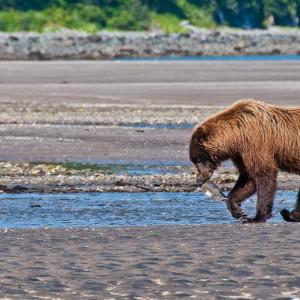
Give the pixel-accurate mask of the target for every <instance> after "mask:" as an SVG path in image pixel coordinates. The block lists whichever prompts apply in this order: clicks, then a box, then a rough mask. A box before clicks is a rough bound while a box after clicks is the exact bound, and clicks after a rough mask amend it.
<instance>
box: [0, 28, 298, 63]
mask: <svg viewBox="0 0 300 300" xmlns="http://www.w3.org/2000/svg"><path fill="white" fill-rule="evenodd" d="M183 25H184V26H186V27H188V28H189V30H190V32H187V33H173V34H165V33H162V32H99V33H97V34H86V33H79V32H56V33H53V32H47V33H42V34H38V33H14V34H9V33H1V34H0V59H2V60H3V59H6V60H14V59H23V60H31V59H33V60H45V59H47V60H51V59H95V60H98V59H99V60H100V59H112V58H120V57H158V56H166V55H177V56H187V55H191V56H193V55H207V56H214V55H241V54H244V55H258V54H260V55H267V54H269V55H271V54H298V53H300V32H299V31H297V30H289V31H282V30H276V31H274V30H251V31H243V30H227V31H220V30H203V29H196V28H194V27H191V25H190V24H188V23H183Z"/></svg>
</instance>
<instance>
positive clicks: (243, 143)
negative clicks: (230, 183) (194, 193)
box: [189, 99, 300, 222]
mask: <svg viewBox="0 0 300 300" xmlns="http://www.w3.org/2000/svg"><path fill="white" fill-rule="evenodd" d="M189 155H190V160H191V161H192V162H193V163H194V165H195V173H196V178H197V182H198V183H199V184H201V185H202V184H203V183H204V182H205V181H207V180H208V179H209V178H210V177H211V176H212V174H213V171H214V170H215V169H216V168H217V167H218V166H219V165H220V163H221V162H222V161H224V160H227V159H231V160H232V161H233V163H234V165H235V166H236V167H237V169H238V171H239V178H238V180H237V182H236V183H235V185H234V187H233V189H232V190H231V191H230V192H229V194H228V196H227V199H226V202H227V207H228V209H229V210H230V212H231V214H232V216H233V217H234V218H237V219H239V218H241V219H242V220H243V221H244V222H265V221H266V220H267V219H268V218H270V217H271V215H272V207H273V199H274V196H275V190H276V178H277V174H278V170H282V171H286V172H290V173H294V174H299V175H300V108H283V107H277V106H274V105H270V104H266V103H263V102H260V101H256V100H252V99H250V100H241V101H239V102H237V103H235V104H234V105H232V106H231V107H229V108H228V109H227V110H225V111H223V112H221V113H218V114H216V115H214V116H213V117H211V118H209V119H207V120H206V121H204V122H203V123H202V124H199V125H198V126H196V127H195V129H194V130H193V133H192V137H191V139H190V145H189ZM255 192H256V193H257V205H256V216H255V217H254V218H252V219H251V218H247V216H246V214H245V213H244V211H243V210H242V209H241V203H242V201H244V200H245V199H246V198H247V197H249V196H251V195H252V194H254V193H255ZM281 214H282V216H283V218H284V219H285V220H286V221H300V190H299V194H298V201H297V204H296V207H295V210H294V211H293V212H291V213H290V212H289V211H288V210H283V211H282V212H281Z"/></svg>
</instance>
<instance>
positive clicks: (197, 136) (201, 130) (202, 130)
mask: <svg viewBox="0 0 300 300" xmlns="http://www.w3.org/2000/svg"><path fill="white" fill-rule="evenodd" d="M208 135H209V131H208V129H207V128H206V127H205V126H203V125H200V126H199V127H197V128H196V129H195V130H194V134H193V138H194V141H195V142H197V143H199V142H200V143H201V142H203V141H206V140H207V138H208Z"/></svg>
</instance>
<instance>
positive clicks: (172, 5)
mask: <svg viewBox="0 0 300 300" xmlns="http://www.w3.org/2000/svg"><path fill="white" fill-rule="evenodd" d="M183 20H188V21H189V22H190V24H192V25H195V26H198V27H206V28H211V27H217V26H231V27H237V28H244V29H252V28H265V27H267V26H270V25H277V26H293V27H295V26H298V27H299V26H300V22H299V20H300V0H212V1H208V0H163V1H162V0H30V1H24V0H1V1H0V30H4V31H15V30H36V31H42V30H44V29H45V28H46V29H47V28H48V29H50V30H52V29H53V30H55V29H56V26H57V27H66V28H74V29H83V30H87V31H89V30H91V31H93V30H101V29H107V28H108V29H119V30H149V29H153V28H162V29H166V31H177V30H179V31H180V30H182V29H181V27H180V26H179V24H180V22H181V21H183Z"/></svg>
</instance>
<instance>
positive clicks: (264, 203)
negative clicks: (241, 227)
mask: <svg viewBox="0 0 300 300" xmlns="http://www.w3.org/2000/svg"><path fill="white" fill-rule="evenodd" d="M277 173H278V172H277V170H276V169H268V171H267V172H265V173H264V174H265V176H259V177H258V178H257V179H256V189H257V203H256V216H255V217H254V218H253V219H248V220H247V222H249V223H252V222H266V221H267V219H269V218H270V217H271V216H272V209H273V201H274V197H275V192H276V179H277Z"/></svg>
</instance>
